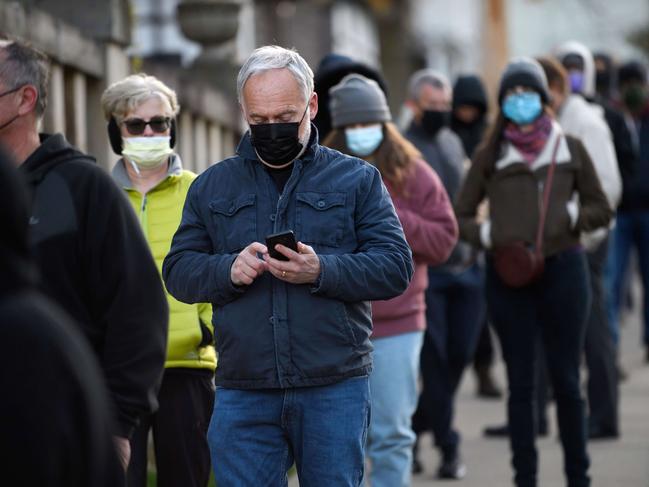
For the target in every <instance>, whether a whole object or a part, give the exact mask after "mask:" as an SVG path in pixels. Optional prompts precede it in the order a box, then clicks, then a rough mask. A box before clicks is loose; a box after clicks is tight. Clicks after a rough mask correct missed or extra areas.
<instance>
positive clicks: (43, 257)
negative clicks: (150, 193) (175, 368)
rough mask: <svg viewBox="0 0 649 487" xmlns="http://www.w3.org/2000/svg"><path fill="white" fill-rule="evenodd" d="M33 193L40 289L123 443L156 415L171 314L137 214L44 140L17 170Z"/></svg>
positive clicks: (86, 161)
mask: <svg viewBox="0 0 649 487" xmlns="http://www.w3.org/2000/svg"><path fill="white" fill-rule="evenodd" d="M20 169H21V171H22V173H23V174H24V176H25V177H26V179H27V181H28V182H29V183H30V184H31V186H32V189H33V192H34V194H33V208H32V216H31V219H30V240H31V244H32V246H33V248H34V252H35V256H36V260H37V263H38V267H39V270H40V273H41V275H42V279H43V290H44V291H45V293H46V294H47V295H48V296H49V297H50V298H52V299H53V300H54V301H55V302H56V303H58V304H59V305H60V306H61V307H62V308H63V309H64V310H65V311H67V312H68V313H69V314H70V316H71V317H72V318H74V320H75V321H76V322H77V323H78V324H79V325H80V327H81V331H82V333H83V335H84V336H85V337H86V338H87V339H88V341H89V342H90V345H91V347H92V348H93V350H94V352H95V354H96V356H97V357H98V358H99V360H100V363H101V366H102V369H103V371H104V376H105V378H106V383H107V385H108V389H109V391H110V394H111V397H112V399H113V406H114V408H115V409H116V416H117V419H118V422H119V430H118V431H117V434H119V435H120V436H129V435H130V434H131V432H132V429H133V427H134V426H135V425H136V423H137V421H138V417H139V416H141V415H144V414H149V413H152V412H154V411H155V410H156V409H157V400H156V396H157V388H158V386H159V380H160V377H161V373H162V369H163V364H164V359H165V351H166V339H167V321H168V308H167V300H166V297H165V294H164V291H163V287H162V282H161V281H160V276H159V274H158V272H157V270H156V266H155V263H154V261H153V258H152V256H151V252H150V251H149V247H148V245H147V243H146V240H145V239H144V236H143V235H142V231H141V229H140V225H139V223H138V221H137V218H136V217H135V214H134V212H133V209H132V208H131V206H130V204H129V202H128V201H127V200H126V198H125V196H124V195H123V193H122V190H121V189H119V188H118V187H117V186H116V185H115V183H114V182H113V181H112V180H111V178H110V176H109V175H108V174H106V173H105V172H104V171H103V170H102V169H100V168H99V167H98V166H97V165H96V164H95V163H94V159H92V158H91V157H89V156H87V155H85V154H83V153H82V152H80V151H79V150H77V149H76V148H75V147H73V146H71V145H70V144H69V143H68V142H67V141H66V140H65V138H64V137H63V136H62V135H60V134H56V135H51V136H42V137H41V145H40V147H39V148H38V149H37V150H36V151H35V152H34V153H33V154H31V155H30V156H29V157H28V158H27V160H26V161H25V162H24V163H23V164H22V165H21V166H20Z"/></svg>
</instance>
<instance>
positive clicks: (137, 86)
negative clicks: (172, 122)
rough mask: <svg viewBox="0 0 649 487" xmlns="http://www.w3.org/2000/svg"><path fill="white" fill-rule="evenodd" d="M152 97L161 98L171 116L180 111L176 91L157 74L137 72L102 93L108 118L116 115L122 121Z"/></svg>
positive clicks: (102, 103)
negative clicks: (150, 74)
mask: <svg viewBox="0 0 649 487" xmlns="http://www.w3.org/2000/svg"><path fill="white" fill-rule="evenodd" d="M151 98H159V99H160V100H161V101H162V102H163V103H166V104H167V105H168V108H169V110H170V113H168V114H167V115H169V116H170V117H171V118H173V117H175V116H176V115H177V114H178V112H179V111H180V106H179V105H178V99H177V98H176V92H175V91H174V90H172V89H171V88H169V87H168V86H167V85H166V84H164V83H163V82H162V81H160V80H159V79H158V78H156V77H155V76H148V75H146V74H145V73H137V74H132V75H130V76H127V77H126V78H124V79H122V80H120V81H117V82H115V83H113V84H112V85H110V86H109V87H108V88H107V89H106V91H104V93H103V95H101V107H102V109H103V111H104V117H106V120H110V118H111V117H115V118H116V120H117V122H121V121H122V120H123V119H124V117H125V116H126V115H127V114H128V113H129V112H131V111H133V110H135V109H136V108H137V107H138V106H140V104H142V103H144V102H145V101H147V100H149V99H151Z"/></svg>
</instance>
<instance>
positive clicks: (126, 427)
mask: <svg viewBox="0 0 649 487" xmlns="http://www.w3.org/2000/svg"><path fill="white" fill-rule="evenodd" d="M136 424H137V421H136V422H135V423H133V421H131V420H128V419H126V418H119V419H118V420H117V421H116V424H115V431H114V436H121V437H122V438H126V439H128V440H130V439H131V436H133V431H135V426H136Z"/></svg>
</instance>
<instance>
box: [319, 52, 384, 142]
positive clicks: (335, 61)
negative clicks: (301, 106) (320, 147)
mask: <svg viewBox="0 0 649 487" xmlns="http://www.w3.org/2000/svg"><path fill="white" fill-rule="evenodd" d="M351 73H356V74H360V75H362V76H365V77H366V78H370V79H373V80H374V81H376V82H377V83H378V84H379V86H380V87H381V89H382V90H383V93H385V95H386V97H387V94H388V93H387V84H386V82H385V79H384V78H383V76H382V75H381V73H379V72H378V71H377V70H376V69H374V68H372V67H370V66H368V65H366V64H363V63H360V62H358V61H354V60H353V59H351V58H348V57H347V56H342V55H340V54H327V55H326V56H325V57H323V58H322V60H321V61H320V64H318V69H317V70H316V72H315V75H314V78H313V82H314V85H315V86H314V90H315V92H316V93H317V94H318V113H317V114H316V116H315V118H314V119H313V123H314V124H315V126H316V127H317V128H318V135H319V137H320V140H325V139H326V138H327V135H328V134H329V132H331V128H332V127H331V114H330V113H329V90H330V89H331V88H332V87H333V86H335V85H337V84H338V83H339V82H340V80H342V79H343V78H344V77H345V76H347V75H348V74H351Z"/></svg>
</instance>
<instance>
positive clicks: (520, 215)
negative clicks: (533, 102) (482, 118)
mask: <svg viewBox="0 0 649 487" xmlns="http://www.w3.org/2000/svg"><path fill="white" fill-rule="evenodd" d="M557 137H562V140H561V141H560V143H559V148H558V151H557V166H556V168H555V172H554V179H553V182H552V188H551V192H550V203H549V206H548V214H547V217H546V221H545V231H544V239H543V252H544V254H545V255H546V256H549V255H553V254H556V253H557V252H561V251H562V250H565V249H568V248H570V247H574V246H576V245H579V235H580V233H581V232H582V231H591V230H594V229H596V228H599V227H603V226H606V225H608V223H609V221H610V220H611V218H612V216H613V212H612V210H611V208H610V206H609V204H608V201H607V200H606V196H605V195H604V192H603V191H602V188H601V185H600V182H599V179H598V178H597V173H596V172H595V169H594V167H593V163H592V162H591V159H590V157H589V156H588V153H587V152H586V149H585V148H584V146H583V145H582V143H581V141H579V140H578V139H575V138H573V137H570V136H566V135H564V134H563V133H562V131H561V128H560V127H559V125H558V124H557V123H554V124H553V129H552V133H551V134H550V137H549V139H548V142H547V143H546V145H545V147H544V148H543V150H542V151H541V153H540V154H539V156H538V157H537V159H536V160H535V161H534V163H533V164H532V165H531V167H530V166H528V164H527V163H526V162H525V161H524V159H523V157H522V156H521V155H520V153H519V152H518V151H517V150H516V149H515V148H514V147H513V146H512V145H511V144H509V143H504V145H503V151H502V156H501V158H500V159H499V160H498V161H496V162H495V163H494V161H493V160H491V161H489V160H486V159H487V158H486V157H480V154H477V155H476V157H475V162H474V164H473V165H472V166H471V169H470V170H469V173H468V175H467V178H466V180H465V182H464V185H463V187H462V189H461V191H460V194H459V196H458V199H457V202H456V205H455V210H456V211H455V213H456V216H457V220H458V224H459V227H460V238H462V239H463V240H466V241H468V242H470V243H471V244H473V245H476V246H479V247H487V248H491V247H493V246H498V245H500V244H504V243H509V242H513V241H521V240H522V241H525V242H528V243H530V244H532V243H534V241H535V240H536V232H537V226H538V221H539V214H540V210H541V205H542V200H543V184H544V182H545V179H546V176H547V172H548V168H549V167H550V164H551V159H552V152H553V150H554V146H555V142H556V139H557ZM575 195H577V197H578V198H577V199H575V198H574V196H575ZM485 198H486V199H487V200H488V202H489V212H490V218H491V220H488V221H486V222H482V223H480V222H479V221H478V220H477V219H476V214H477V208H478V205H479V204H480V203H481V202H482V201H483V199H485ZM571 201H578V206H575V203H572V205H573V206H574V207H575V209H577V208H578V214H575V215H574V217H576V219H575V218H571V215H570V212H569V210H568V206H570V205H569V202H571ZM481 226H482V229H481ZM481 234H482V235H481Z"/></svg>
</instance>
